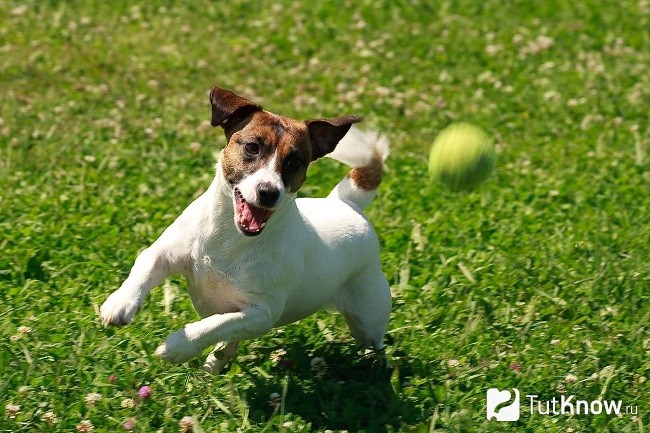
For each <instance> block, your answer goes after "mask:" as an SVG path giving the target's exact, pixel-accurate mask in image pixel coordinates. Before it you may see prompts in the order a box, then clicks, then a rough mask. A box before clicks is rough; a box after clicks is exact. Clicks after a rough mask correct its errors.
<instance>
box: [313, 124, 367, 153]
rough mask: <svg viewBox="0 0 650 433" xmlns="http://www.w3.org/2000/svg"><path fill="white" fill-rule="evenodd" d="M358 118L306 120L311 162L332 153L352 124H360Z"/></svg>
mask: <svg viewBox="0 0 650 433" xmlns="http://www.w3.org/2000/svg"><path fill="white" fill-rule="evenodd" d="M361 120H362V118H361V117H359V116H343V117H336V118H334V119H316V120H307V121H305V123H306V124H307V130H308V131H309V138H310V139H311V145H312V147H313V157H312V161H315V160H317V159H318V158H320V157H322V156H325V155H327V154H328V153H330V152H332V151H333V150H334V149H335V148H336V145H337V144H339V141H341V139H342V138H343V137H344V136H345V134H347V133H348V131H349V130H350V127H351V126H352V124H353V123H357V122H361Z"/></svg>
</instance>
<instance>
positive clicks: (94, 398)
mask: <svg viewBox="0 0 650 433" xmlns="http://www.w3.org/2000/svg"><path fill="white" fill-rule="evenodd" d="M101 399H102V395H101V394H100V393H98V392H91V393H90V394H88V395H86V397H85V398H84V401H85V402H86V404H87V405H88V406H94V405H95V403H97V402H98V401H100V400H101Z"/></svg>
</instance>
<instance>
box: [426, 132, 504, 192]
mask: <svg viewBox="0 0 650 433" xmlns="http://www.w3.org/2000/svg"><path fill="white" fill-rule="evenodd" d="M495 159H496V155H495V152H494V143H493V142H492V140H491V139H490V137H489V136H488V135H487V134H486V133H485V131H483V130H482V129H481V128H479V127H478V126H475V125H472V124H470V123H455V124H452V125H450V126H448V127H447V128H445V129H444V130H443V131H442V132H440V134H438V136H437V137H436V140H435V141H434V142H433V146H432V147H431V154H430V155H429V175H430V176H431V179H432V180H437V181H439V182H441V183H443V184H445V185H447V186H448V187H450V188H451V189H454V190H459V189H469V188H471V187H473V186H475V185H476V184H478V183H480V182H483V181H484V180H485V179H487V178H488V177H490V174H491V173H492V170H494V160H495Z"/></svg>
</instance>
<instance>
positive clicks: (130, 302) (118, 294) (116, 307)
mask: <svg viewBox="0 0 650 433" xmlns="http://www.w3.org/2000/svg"><path fill="white" fill-rule="evenodd" d="M140 305H141V302H140V299H139V297H138V296H135V295H134V294H133V293H129V292H126V291H124V290H122V289H120V290H116V291H115V292H113V293H111V295H110V296H109V297H108V299H106V301H104V303H103V304H102V306H101V307H100V308H99V317H100V318H101V319H102V322H103V323H104V326H111V325H113V326H124V325H126V324H127V323H129V322H131V320H133V317H135V315H136V313H137V312H138V311H139V310H140Z"/></svg>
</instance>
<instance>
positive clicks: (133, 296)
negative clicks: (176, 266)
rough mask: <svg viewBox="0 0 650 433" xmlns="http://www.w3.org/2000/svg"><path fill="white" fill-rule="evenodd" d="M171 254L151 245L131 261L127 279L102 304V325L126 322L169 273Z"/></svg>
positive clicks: (117, 324)
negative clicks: (133, 261) (132, 263)
mask: <svg viewBox="0 0 650 433" xmlns="http://www.w3.org/2000/svg"><path fill="white" fill-rule="evenodd" d="M170 256H171V254H169V252H168V251H167V250H165V249H163V248H161V247H159V246H158V245H156V243H154V244H153V245H152V246H151V247H149V248H147V249H146V250H144V251H142V252H141V253H140V255H139V256H138V258H137V259H136V260H135V263H134V265H133V267H132V268H131V273H130V274H129V277H128V278H127V279H126V280H125V281H124V283H122V286H121V287H120V288H119V289H117V290H116V291H114V292H113V293H111V295H110V296H109V297H108V298H107V299H106V301H104V303H103V304H102V306H101V308H100V310H99V316H100V318H101V319H102V322H104V325H105V326H109V325H114V326H122V325H126V324H127V323H129V322H130V321H131V320H132V319H133V317H134V316H135V314H136V313H137V312H138V311H139V310H140V306H141V305H142V301H143V300H144V297H145V296H146V295H147V293H149V291H150V290H151V289H152V288H154V287H156V286H158V285H160V284H162V283H163V282H164V281H165V278H167V277H168V276H169V275H170V274H171V273H172V268H173V266H172V263H171V260H170Z"/></svg>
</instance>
